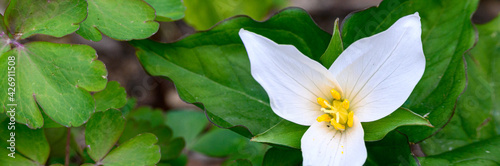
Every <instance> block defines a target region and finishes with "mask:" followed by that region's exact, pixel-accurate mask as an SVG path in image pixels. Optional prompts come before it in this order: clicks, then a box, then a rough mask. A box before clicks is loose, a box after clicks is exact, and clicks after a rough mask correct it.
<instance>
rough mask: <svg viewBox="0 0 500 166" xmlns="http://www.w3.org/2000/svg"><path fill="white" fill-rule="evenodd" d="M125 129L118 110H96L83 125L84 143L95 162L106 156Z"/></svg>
mask: <svg viewBox="0 0 500 166" xmlns="http://www.w3.org/2000/svg"><path fill="white" fill-rule="evenodd" d="M124 129H125V118H123V116H122V113H121V112H120V111H118V110H115V109H111V110H108V111H106V112H96V113H94V115H92V118H90V120H89V121H88V123H87V125H86V126H85V144H86V145H87V147H88V154H89V156H90V157H91V158H92V159H93V160H94V161H96V162H98V161H101V159H102V158H103V157H104V156H106V154H107V153H108V152H109V150H111V148H112V147H113V146H114V145H115V143H116V142H117V141H118V139H119V138H120V135H121V134H122V132H123V130H124Z"/></svg>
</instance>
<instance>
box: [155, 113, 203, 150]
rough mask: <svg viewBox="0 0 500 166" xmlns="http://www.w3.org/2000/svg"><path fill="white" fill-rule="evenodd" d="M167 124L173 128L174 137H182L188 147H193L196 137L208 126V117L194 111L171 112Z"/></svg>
mask: <svg viewBox="0 0 500 166" xmlns="http://www.w3.org/2000/svg"><path fill="white" fill-rule="evenodd" d="M165 124H166V125H167V126H169V127H170V128H172V132H173V137H182V138H184V140H185V141H186V145H187V147H188V148H189V147H191V145H192V144H193V142H194V140H195V139H196V137H197V136H198V135H199V134H200V133H201V132H202V131H203V129H204V128H205V127H206V126H207V125H208V120H207V117H206V116H205V114H204V113H202V112H197V111H194V110H179V111H169V112H167V114H166V118H165Z"/></svg>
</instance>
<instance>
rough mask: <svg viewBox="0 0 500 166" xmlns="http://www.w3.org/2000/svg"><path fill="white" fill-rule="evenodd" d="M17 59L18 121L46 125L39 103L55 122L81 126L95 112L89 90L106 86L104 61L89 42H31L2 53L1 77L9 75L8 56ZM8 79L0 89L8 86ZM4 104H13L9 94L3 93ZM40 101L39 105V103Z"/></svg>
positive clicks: (35, 126) (0, 97)
mask: <svg viewBox="0 0 500 166" xmlns="http://www.w3.org/2000/svg"><path fill="white" fill-rule="evenodd" d="M9 57H15V58H16V66H15V67H16V70H15V71H16V73H15V74H16V76H15V84H16V85H15V88H16V94H15V99H16V100H15V103H17V112H16V121H17V122H19V123H26V124H27V125H28V126H29V127H31V128H39V127H42V126H43V122H44V119H43V116H42V114H41V112H40V111H42V110H40V109H39V108H38V105H40V107H41V108H42V109H43V111H44V112H45V113H46V114H47V115H48V116H49V117H50V118H51V119H52V120H54V121H55V122H57V123H59V124H61V125H64V126H66V127H70V126H80V125H82V124H83V123H85V122H86V121H87V120H88V119H89V118H90V115H91V114H92V113H93V112H94V109H95V106H94V99H93V98H92V96H91V95H90V93H89V92H88V91H99V90H101V89H104V86H105V85H106V82H107V80H106V75H107V72H106V69H105V67H104V64H103V63H102V62H101V61H99V60H96V58H97V57H96V52H95V50H94V49H92V48H91V47H89V46H86V45H71V44H54V43H48V42H32V43H28V44H26V45H25V46H24V47H17V48H15V49H12V50H10V51H9V52H7V53H5V54H2V55H0V76H1V77H3V78H7V69H8V66H7V65H8V64H7V62H8V58H9ZM7 86H8V82H7V79H2V80H1V81H0V88H1V89H7V88H8V87H7ZM0 102H1V103H2V105H3V107H5V108H7V106H6V104H8V103H10V101H9V100H8V95H7V93H0ZM37 104H38V105H37Z"/></svg>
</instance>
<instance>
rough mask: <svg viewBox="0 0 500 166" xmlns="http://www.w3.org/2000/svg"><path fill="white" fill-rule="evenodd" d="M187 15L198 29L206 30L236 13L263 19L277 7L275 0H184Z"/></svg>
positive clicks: (186, 17)
mask: <svg viewBox="0 0 500 166" xmlns="http://www.w3.org/2000/svg"><path fill="white" fill-rule="evenodd" d="M184 4H185V5H186V16H185V17H184V20H185V21H186V22H187V23H188V24H190V25H192V26H193V27H194V28H195V29H197V30H206V29H208V28H210V27H212V26H213V25H215V24H216V23H218V22H219V21H222V20H224V19H226V18H229V17H232V16H235V15H248V16H250V17H252V18H253V19H256V20H262V19H264V18H265V16H266V15H267V14H268V13H269V11H271V10H272V9H274V8H276V4H275V2H274V1H273V0H253V1H246V0H217V1H207V0H184Z"/></svg>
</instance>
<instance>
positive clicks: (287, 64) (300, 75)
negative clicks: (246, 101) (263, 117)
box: [239, 29, 341, 125]
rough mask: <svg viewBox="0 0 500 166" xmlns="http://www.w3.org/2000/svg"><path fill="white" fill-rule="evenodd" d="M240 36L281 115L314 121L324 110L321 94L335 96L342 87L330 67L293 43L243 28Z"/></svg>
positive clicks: (306, 122) (299, 121) (257, 76)
mask: <svg viewBox="0 0 500 166" xmlns="http://www.w3.org/2000/svg"><path fill="white" fill-rule="evenodd" d="M239 34H240V37H241V39H242V41H243V44H244V45H245V48H246V50H247V53H248V57H249V58H250V65H251V72H252V76H253V78H254V79H255V80H257V82H259V83H260V85H261V86H262V87H263V88H264V89H265V90H266V92H267V94H268V95H269V98H270V102H271V108H272V109H273V111H274V112H275V113H276V114H277V115H278V116H280V117H282V118H284V119H286V120H289V121H291V122H294V123H297V124H300V125H311V124H312V123H314V122H315V121H316V118H317V117H318V116H320V115H321V114H322V112H321V111H320V108H321V106H320V105H319V104H318V103H317V98H318V97H323V98H325V99H328V100H332V99H333V98H332V97H331V95H330V90H331V89H332V88H334V87H335V89H337V90H339V91H341V90H340V89H339V88H338V87H339V86H338V83H337V82H335V80H334V79H333V76H332V75H331V73H330V72H328V70H327V69H326V68H325V67H323V66H322V65H321V64H319V63H318V62H316V61H314V60H311V59H309V58H308V57H306V56H305V55H303V54H302V53H301V52H300V51H299V50H297V49H296V48H295V47H294V46H291V45H279V44H276V43H275V42H273V41H271V40H269V39H267V38H265V37H263V36H261V35H258V34H255V33H253V32H249V31H246V30H244V29H241V30H240V32H239Z"/></svg>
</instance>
